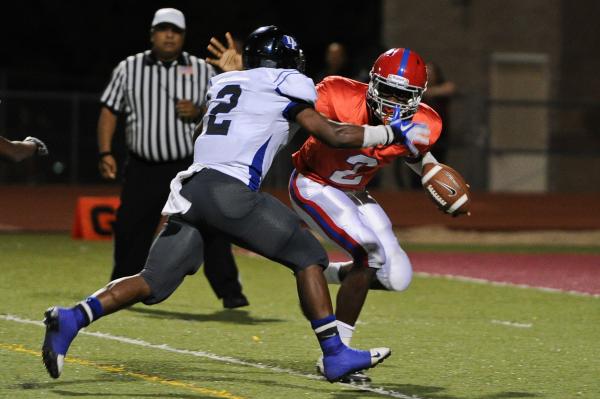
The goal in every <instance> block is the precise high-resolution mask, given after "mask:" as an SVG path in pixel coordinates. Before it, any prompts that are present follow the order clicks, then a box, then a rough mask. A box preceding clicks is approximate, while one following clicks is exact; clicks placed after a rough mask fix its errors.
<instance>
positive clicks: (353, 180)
mask: <svg viewBox="0 0 600 399" xmlns="http://www.w3.org/2000/svg"><path fill="white" fill-rule="evenodd" d="M367 88H368V86H367V85H366V84H365V83H361V82H357V81H355V80H352V79H347V78H344V77H341V76H330V77H327V78H325V79H324V80H323V81H322V82H321V83H319V84H318V85H317V94H318V98H317V103H316V110H317V111H319V112H320V113H321V114H323V115H324V116H325V117H327V118H329V119H331V120H334V121H338V122H343V123H352V124H355V125H366V124H368V123H369V114H368V109H367ZM412 120H413V121H415V122H420V123H424V124H426V125H427V126H428V127H429V130H430V132H431V135H430V137H429V145H428V146H421V145H418V146H417V147H418V149H419V151H421V153H426V152H427V151H429V148H430V147H431V146H432V145H433V144H434V143H435V142H436V141H437V139H438V138H439V137H440V133H441V131H442V120H441V119H440V116H439V115H438V114H437V112H435V111H434V110H433V109H432V108H431V107H429V106H428V105H425V104H423V103H421V104H420V105H419V109H418V111H417V113H416V114H415V116H414V117H413V119H412ZM402 156H411V153H410V151H409V150H408V148H406V147H405V146H404V145H401V144H392V145H388V146H383V145H380V146H377V147H369V148H351V149H348V148H333V147H329V146H328V145H327V144H325V143H323V142H321V141H320V140H318V139H317V138H315V137H312V136H311V137H309V138H308V140H306V141H305V142H304V144H303V145H302V148H300V150H299V151H297V152H295V153H294V155H292V160H293V162H294V166H295V167H296V170H298V172H300V173H302V174H303V175H304V176H306V177H308V178H310V179H312V180H315V181H317V182H319V183H321V184H327V185H331V186H335V187H337V188H340V189H346V190H364V188H365V186H366V185H367V183H368V182H369V181H370V180H371V179H372V178H373V176H375V173H377V171H378V170H379V169H380V168H381V167H383V166H385V165H387V164H389V163H390V162H392V161H393V160H394V159H395V158H396V157H402Z"/></svg>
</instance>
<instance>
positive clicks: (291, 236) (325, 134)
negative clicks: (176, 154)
mask: <svg viewBox="0 0 600 399" xmlns="http://www.w3.org/2000/svg"><path fill="white" fill-rule="evenodd" d="M244 67H245V68H246V70H244V71H239V72H228V73H223V74H221V75H218V76H216V77H214V78H212V79H211V85H212V87H211V88H210V90H209V93H208V95H207V98H208V103H207V107H208V111H207V112H206V114H205V116H204V119H203V122H202V123H203V127H202V134H201V135H200V136H199V137H198V139H197V141H196V147H195V154H194V163H193V164H192V166H191V167H190V168H189V169H188V170H185V171H183V172H180V173H179V174H178V175H177V177H176V178H175V179H173V181H172V182H171V194H170V196H169V200H168V201H167V204H166V205H165V208H164V210H163V213H165V214H167V215H169V216H170V217H169V220H168V222H167V223H166V225H165V227H164V229H163V230H162V231H161V233H160V234H159V236H158V237H157V239H156V240H155V242H154V244H153V245H152V248H151V249H150V253H149V255H148V259H147V261H146V265H145V266H144V269H143V270H142V271H141V272H140V273H139V274H136V275H133V276H130V277H125V278H122V279H118V280H115V281H112V282H110V283H109V284H108V285H107V286H106V287H104V288H102V289H100V290H98V291H97V292H95V293H94V294H92V295H91V296H89V297H88V298H86V299H85V300H84V301H82V302H80V303H78V304H77V305H75V306H73V307H71V308H61V307H52V308H50V309H48V310H47V311H46V313H45V324H46V334H45V338H44V343H43V345H42V357H43V360H44V364H45V366H46V369H47V370H48V372H49V374H50V375H51V376H52V377H53V378H58V377H59V376H60V374H61V372H62V368H63V364H64V357H65V355H66V353H67V350H68V348H69V346H70V345H71V342H72V341H73V339H74V338H75V336H76V335H77V332H78V331H79V330H80V329H81V328H83V327H85V326H87V325H89V324H90V323H91V322H93V321H95V320H97V319H98V318H100V317H102V316H105V315H108V314H111V313H114V312H116V311H118V310H120V309H123V308H125V307H128V306H130V305H132V304H134V303H137V302H143V303H145V304H147V305H152V304H155V303H159V302H161V301H163V300H165V299H167V298H168V297H169V295H171V294H172V293H173V291H174V290H175V289H176V288H177V287H178V286H179V285H180V284H181V282H182V281H183V279H184V278H185V276H186V275H189V274H193V273H195V272H196V271H197V270H198V268H199V263H200V262H201V260H202V259H203V240H202V236H203V235H204V236H207V235H211V234H221V235H224V236H225V237H226V238H227V239H228V240H230V241H231V242H233V243H235V244H237V245H239V246H241V247H243V248H247V249H249V250H252V251H254V252H256V253H258V254H261V255H263V256H265V257H267V258H269V259H272V260H274V261H277V262H279V263H281V264H283V265H285V266H286V267H288V268H290V269H291V270H292V271H293V272H294V275H295V277H296V281H297V287H298V296H299V299H300V304H301V308H302V311H303V312H304V314H305V316H306V318H307V319H308V320H309V321H310V323H311V326H312V328H313V329H314V331H315V334H316V335H317V339H318V341H319V344H320V346H321V349H322V351H323V363H324V375H325V377H326V378H327V380H328V381H330V382H333V381H337V380H339V379H341V378H343V377H344V376H346V375H347V374H349V373H352V372H354V371H357V370H362V369H366V368H370V367H373V366H375V365H377V364H379V363H380V362H381V361H382V360H383V359H385V358H387V357H388V356H389V355H390V353H391V351H390V349H389V348H375V349H371V350H369V351H360V350H355V349H351V348H349V347H347V346H346V345H344V344H343V343H342V341H341V340H340V337H339V333H338V330H337V326H336V319H335V316H334V314H333V308H332V305H331V299H330V297H329V291H328V288H327V283H326V280H325V277H324V276H323V268H324V267H326V266H327V264H328V259H327V254H326V252H325V250H324V249H323V247H322V246H321V245H320V244H319V242H318V241H317V240H316V239H315V238H314V236H313V235H312V234H311V233H310V232H309V231H308V230H306V229H304V228H302V227H301V223H300V219H299V218H298V216H296V214H295V213H294V212H293V211H292V210H290V209H289V208H288V207H287V206H285V205H284V204H283V203H281V202H280V201H278V200H276V199H275V198H274V197H272V196H270V195H268V194H265V193H261V192H259V191H258V190H259V187H260V183H261V181H262V179H263V177H264V176H265V174H266V173H267V171H268V169H269V167H270V166H271V163H272V160H273V157H274V156H275V154H276V153H277V151H278V150H279V149H280V148H281V147H282V146H284V145H285V144H286V143H287V142H288V141H289V140H290V138H291V136H292V134H293V133H294V131H295V130H296V129H297V128H298V125H300V126H302V127H304V128H305V129H306V130H308V131H310V132H313V134H314V135H315V136H316V137H318V138H319V139H320V140H322V141H324V142H326V143H328V144H329V145H331V146H336V147H352V148H359V147H369V146H376V145H380V144H389V143H392V142H407V140H408V141H410V140H412V138H411V137H410V135H407V134H406V132H405V131H403V130H402V128H401V126H400V125H391V126H368V127H363V126H357V125H350V124H339V123H335V122H332V121H329V120H328V119H325V118H324V117H323V116H321V115H320V114H319V113H317V112H316V111H315V110H314V108H313V107H314V103H315V100H316V92H315V88H314V84H313V82H312V81H311V80H310V79H309V78H307V77H306V76H305V75H303V74H302V70H303V67H304V57H303V54H302V50H300V48H299V46H298V44H297V42H296V40H295V39H294V38H293V37H292V36H289V35H287V34H285V33H283V32H281V31H280V30H279V29H278V28H277V27H275V26H267V27H262V28H259V29H257V30H256V31H254V32H253V33H252V34H251V35H250V36H249V38H248V40H247V41H246V43H245V47H244Z"/></svg>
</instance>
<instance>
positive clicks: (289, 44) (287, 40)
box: [281, 35, 298, 50]
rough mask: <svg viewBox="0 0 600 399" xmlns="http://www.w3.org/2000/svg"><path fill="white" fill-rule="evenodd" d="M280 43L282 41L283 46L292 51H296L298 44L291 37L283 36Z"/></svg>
mask: <svg viewBox="0 0 600 399" xmlns="http://www.w3.org/2000/svg"><path fill="white" fill-rule="evenodd" d="M281 41H282V43H283V45H284V46H285V47H287V48H289V49H292V50H297V49H298V43H297V42H296V40H295V39H294V38H293V37H291V36H288V35H283V37H282V38H281Z"/></svg>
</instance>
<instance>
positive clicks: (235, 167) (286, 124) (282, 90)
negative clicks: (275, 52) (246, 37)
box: [194, 68, 317, 191]
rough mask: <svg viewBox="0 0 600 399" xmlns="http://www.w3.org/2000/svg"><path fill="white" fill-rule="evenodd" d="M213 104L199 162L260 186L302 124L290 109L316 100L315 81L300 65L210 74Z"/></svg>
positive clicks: (197, 152)
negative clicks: (294, 118)
mask: <svg viewBox="0 0 600 399" xmlns="http://www.w3.org/2000/svg"><path fill="white" fill-rule="evenodd" d="M210 85H211V87H210V88H209V90H208V93H207V101H208V102H207V107H208V110H207V112H206V114H205V115H204V118H203V120H202V125H203V127H202V134H201V135H200V136H199V137H198V138H197V139H196V143H195V145H194V163H195V164H200V165H202V166H204V167H208V168H211V169H215V170H218V171H220V172H222V173H225V174H227V175H229V176H232V177H235V178H236V179H239V180H241V181H242V182H244V184H246V185H248V187H249V188H250V189H252V190H254V191H256V190H258V189H259V187H260V184H261V182H262V181H263V178H264V177H265V175H266V174H267V172H268V171H269V168H270V167H271V164H272V162H273V158H275V155H276V154H277V152H278V151H279V150H280V149H281V148H282V147H283V146H285V145H286V144H287V143H288V142H289V141H290V140H291V138H292V137H293V134H294V133H295V132H296V131H297V130H298V128H299V126H298V125H297V124H296V123H295V122H294V121H290V120H289V119H288V118H289V115H288V111H289V110H290V109H291V108H292V107H293V106H294V105H296V104H298V103H309V104H311V105H314V103H315V101H316V99H317V93H316V90H315V85H314V83H313V81H312V80H311V79H310V78H308V77H306V76H305V75H303V74H302V73H300V72H298V71H297V70H295V69H275V68H255V69H250V70H247V71H235V72H227V73H223V74H220V75H217V76H215V77H213V78H211V80H210Z"/></svg>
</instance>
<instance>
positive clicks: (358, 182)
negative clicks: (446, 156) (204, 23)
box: [208, 37, 442, 383]
mask: <svg viewBox="0 0 600 399" xmlns="http://www.w3.org/2000/svg"><path fill="white" fill-rule="evenodd" d="M228 41H229V42H230V38H229V37H228ZM231 48H232V45H231V43H229V46H228V48H225V46H223V45H222V44H221V43H220V42H219V41H218V40H217V39H215V38H212V39H211V46H209V51H211V53H212V54H213V55H215V57H216V58H215V59H210V60H208V61H209V62H210V63H212V64H213V65H216V66H219V67H220V68H222V69H224V70H229V69H232V70H234V69H239V68H240V66H239V65H238V66H236V63H235V62H233V61H231V60H232V59H234V55H235V54H232V50H231ZM236 56H237V55H236ZM238 57H239V56H238ZM238 64H239V63H238ZM426 84H427V71H426V67H425V61H424V60H423V59H422V58H421V57H420V56H419V55H418V54H417V53H416V52H414V51H412V50H410V49H406V48H393V49H390V50H388V51H386V52H385V53H383V54H381V55H380V56H379V58H378V59H377V60H376V61H375V64H374V65H373V68H372V69H371V73H370V82H369V84H368V85H367V84H364V83H361V82H358V81H355V80H352V79H348V78H344V77H341V76H330V77H327V78H325V79H324V80H323V81H322V82H321V83H319V84H318V85H317V94H318V99H317V103H316V106H315V109H316V110H317V111H319V112H320V113H321V114H323V115H324V116H325V117H327V118H329V119H331V120H334V121H338V122H343V123H353V124H358V125H372V126H375V125H380V124H381V123H382V122H383V123H384V124H394V125H397V124H400V126H401V128H402V130H403V133H404V134H405V136H406V137H408V138H409V140H406V141H405V143H407V144H391V145H387V146H383V145H380V146H377V147H371V148H360V149H339V148H332V147H329V146H328V145H327V144H325V143H323V142H321V141H319V140H318V139H315V138H313V137H309V138H308V139H307V141H306V142H305V143H304V145H303V146H302V148H301V149H300V150H299V151H298V152H296V153H295V154H294V155H293V162H294V166H295V168H296V169H295V170H294V172H293V173H292V176H291V179H290V185H289V194H290V198H291V202H292V206H293V208H294V210H295V211H296V212H297V213H298V214H299V215H300V216H301V217H302V218H303V219H304V220H305V222H306V223H307V224H308V225H310V226H311V227H312V228H313V229H314V230H315V231H318V232H319V233H320V234H321V235H322V236H323V237H327V238H329V239H331V240H332V241H333V242H334V243H335V244H337V245H338V246H339V247H340V248H342V249H343V250H344V251H345V252H347V253H348V254H349V255H350V256H351V257H352V261H349V262H339V263H330V264H329V266H328V268H327V269H326V270H325V275H326V277H327V281H328V282H329V283H334V284H341V287H340V289H339V291H338V295H337V301H336V303H337V307H336V317H337V324H338V330H339V332H340V336H341V338H342V340H343V342H344V343H346V345H348V344H349V342H350V340H351V338H352V335H353V332H354V326H355V324H356V321H357V319H358V316H359V314H360V311H361V309H362V307H363V304H364V301H365V299H366V296H367V292H368V290H369V288H372V289H383V290H388V291H403V290H405V289H406V288H407V287H408V286H409V285H410V282H411V279H412V266H411V263H410V260H409V259H408V256H407V255H406V252H404V250H403V249H402V248H401V247H400V245H399V243H398V240H397V238H396V235H395V234H394V231H393V229H392V224H391V222H390V220H389V218H388V217H387V215H386V213H385V211H384V210H383V209H382V208H381V206H380V205H379V204H378V203H377V202H376V201H375V199H374V198H373V197H372V196H370V195H369V193H368V192H367V190H366V185H367V183H368V182H369V181H370V180H371V179H372V178H373V176H374V175H375V174H376V173H377V171H378V170H379V169H380V168H382V167H383V166H385V165H387V164H389V163H390V162H392V161H394V160H395V159H396V158H397V157H404V158H405V161H406V162H407V164H408V165H409V166H410V167H411V169H413V170H414V171H415V172H416V173H417V174H421V169H422V165H424V164H425V163H430V162H436V160H435V158H434V157H433V156H432V155H431V154H430V153H429V151H428V150H429V148H430V147H431V146H432V145H433V144H434V143H435V142H436V140H437V139H438V138H439V136H440V132H441V128H442V121H441V119H440V117H439V115H438V114H437V113H436V112H435V111H434V110H433V109H432V108H430V107H429V106H427V105H426V104H423V103H421V96H422V95H423V92H424V91H425V88H426ZM413 143H414V144H413ZM317 369H318V371H319V372H321V373H322V372H323V366H322V364H321V362H320V361H319V362H318V363H317ZM369 381H370V379H369V377H368V376H366V375H365V374H364V373H361V372H358V373H354V374H351V375H349V376H348V377H346V379H345V382H354V383H367V382H369Z"/></svg>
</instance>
